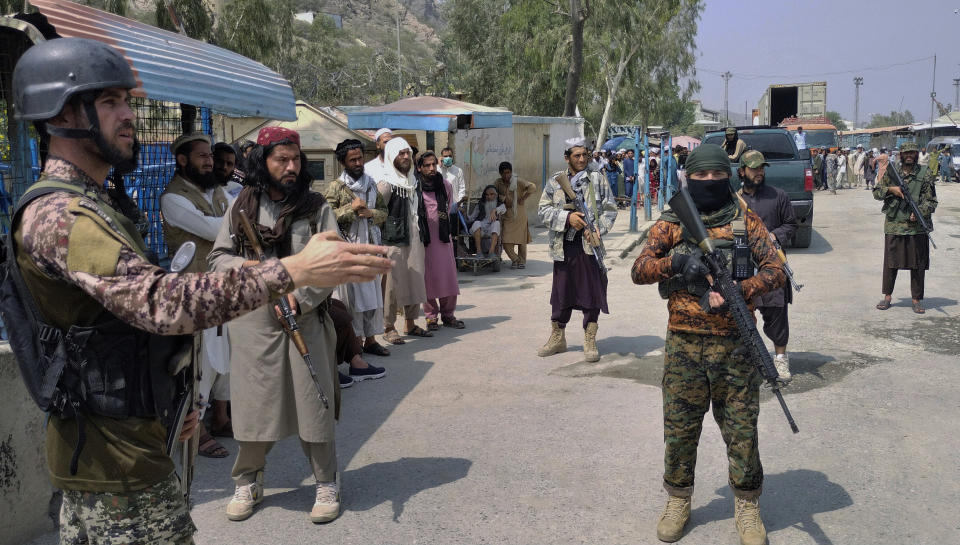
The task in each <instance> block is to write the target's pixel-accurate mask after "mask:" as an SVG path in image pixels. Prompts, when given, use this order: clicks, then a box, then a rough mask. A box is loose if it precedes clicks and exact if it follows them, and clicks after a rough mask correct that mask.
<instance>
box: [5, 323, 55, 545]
mask: <svg viewBox="0 0 960 545" xmlns="http://www.w3.org/2000/svg"><path fill="white" fill-rule="evenodd" d="M44 420H45V416H44V414H43V413H42V412H40V410H39V409H38V408H37V406H36V405H35V404H34V403H33V399H32V398H31V397H30V394H28V393H27V390H26V388H25V387H24V385H23V380H21V379H20V369H19V368H18V367H17V362H16V360H15V359H14V357H13V352H11V351H10V345H9V344H8V343H6V342H2V343H0V521H2V524H0V525H2V528H3V529H2V530H0V545H13V544H20V543H24V542H27V541H30V540H31V539H33V538H34V537H36V536H37V535H39V534H41V533H44V532H49V531H51V530H53V529H54V525H53V520H52V519H51V518H50V516H49V514H48V511H49V506H50V498H51V494H52V493H53V487H52V486H51V485H50V480H49V478H48V477H47V467H46V459H47V458H46V453H45V451H44Z"/></svg>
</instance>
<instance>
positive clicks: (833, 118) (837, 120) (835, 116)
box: [827, 110, 847, 131]
mask: <svg viewBox="0 0 960 545" xmlns="http://www.w3.org/2000/svg"><path fill="white" fill-rule="evenodd" d="M827 119H828V120H829V121H830V124H831V125H833V126H834V127H836V128H837V130H838V131H845V130H847V124H846V123H844V122H843V118H842V117H841V116H840V112H834V111H831V110H827Z"/></svg>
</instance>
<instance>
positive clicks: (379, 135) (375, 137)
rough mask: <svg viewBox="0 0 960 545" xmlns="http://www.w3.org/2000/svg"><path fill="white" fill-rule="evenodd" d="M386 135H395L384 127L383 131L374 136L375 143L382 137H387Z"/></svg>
mask: <svg viewBox="0 0 960 545" xmlns="http://www.w3.org/2000/svg"><path fill="white" fill-rule="evenodd" d="M385 134H393V131H391V130H390V129H388V128H386V127H384V128H382V129H380V130H378V131H377V132H376V133H375V134H374V135H373V141H374V142H376V141H377V140H380V137H381V136H383V135H385Z"/></svg>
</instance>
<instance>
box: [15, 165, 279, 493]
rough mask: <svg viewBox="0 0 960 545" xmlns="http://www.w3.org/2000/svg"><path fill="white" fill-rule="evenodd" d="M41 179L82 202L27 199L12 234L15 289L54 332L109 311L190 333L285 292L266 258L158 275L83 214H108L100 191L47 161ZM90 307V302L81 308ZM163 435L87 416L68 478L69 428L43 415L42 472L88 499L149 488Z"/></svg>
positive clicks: (160, 463)
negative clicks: (57, 296)
mask: <svg viewBox="0 0 960 545" xmlns="http://www.w3.org/2000/svg"><path fill="white" fill-rule="evenodd" d="M44 176H45V177H49V178H55V179H57V180H59V181H62V182H66V183H72V184H76V185H77V187H78V188H80V189H81V190H83V191H85V192H86V195H84V196H78V195H76V194H73V193H67V192H55V193H51V194H48V195H45V196H42V197H39V198H37V199H35V200H33V201H32V202H30V204H28V205H27V206H26V208H25V209H24V210H23V211H22V217H21V220H20V223H19V225H18V228H17V236H16V240H17V241H18V251H17V253H18V254H19V255H18V258H17V259H18V262H19V263H21V270H22V271H23V272H24V281H25V282H26V283H27V286H28V287H29V289H30V291H31V293H33V294H34V298H35V299H37V300H38V301H39V304H40V310H41V312H42V313H43V314H44V315H45V316H46V317H47V319H48V320H50V321H51V322H52V323H53V324H54V325H56V326H58V327H60V328H62V329H66V328H67V327H69V326H70V325H71V324H77V325H90V324H91V323H92V322H93V320H95V319H96V317H97V316H99V315H100V314H102V313H103V312H105V311H109V312H110V313H112V314H113V315H115V316H116V317H118V318H119V319H121V320H123V321H124V322H127V323H129V324H131V325H133V326H135V327H137V328H140V329H142V330H144V331H147V332H150V333H155V334H159V335H177V334H185V333H193V332H195V331H199V330H202V329H205V328H208V327H212V326H215V325H218V324H222V323H225V322H227V321H229V320H231V319H233V318H236V317H237V316H240V315H243V314H245V313H247V312H250V311H251V310H253V309H256V308H258V307H260V306H262V305H264V304H265V303H267V302H269V301H270V300H271V299H272V298H274V297H276V296H277V295H279V294H281V293H287V292H289V291H291V290H292V289H293V287H294V286H293V282H292V280H291V278H290V275H289V273H288V272H287V271H286V269H285V268H284V267H283V265H282V264H281V263H280V261H279V260H276V259H272V260H268V261H267V262H266V263H264V264H261V265H257V266H255V267H249V268H244V269H234V270H231V271H227V272H220V273H197V274H167V273H166V272H165V271H164V270H163V269H161V268H159V267H157V266H155V265H153V264H151V263H150V262H149V261H147V259H145V258H144V257H143V256H142V255H141V254H140V253H139V252H138V251H137V250H136V249H134V248H133V246H132V245H131V244H129V243H125V242H124V241H123V237H118V236H117V234H116V233H114V232H110V231H109V230H108V229H106V228H104V227H102V224H101V223H98V221H97V220H96V218H94V217H92V216H91V215H90V214H94V215H97V214H96V210H102V208H101V207H107V206H110V207H112V203H111V201H110V199H109V197H108V196H107V195H106V193H105V192H104V191H103V190H102V187H101V185H100V184H98V183H97V182H95V181H94V180H92V179H91V178H89V177H88V176H87V175H86V174H85V173H83V172H82V171H81V170H80V169H79V168H77V167H76V166H74V165H73V164H71V163H69V162H67V161H66V160H63V159H59V158H56V157H51V158H50V159H49V160H48V161H47V164H46V167H45V169H44ZM81 205H82V206H81ZM91 255H96V256H97V257H96V259H93V258H91ZM24 264H26V265H28V266H27V267H26V268H25V267H24V266H23V265H24ZM45 291H55V292H57V293H67V294H69V296H68V297H67V298H65V300H67V301H84V304H73V303H71V304H65V303H64V301H59V302H53V301H51V300H50V299H48V298H45V297H44V292H45ZM91 300H92V301H93V302H94V303H93V304H86V302H87V301H91ZM53 305H57V306H53ZM98 305H102V308H100V307H99V306H98ZM94 307H96V308H95V309H94ZM91 309H94V310H93V311H91ZM164 436H165V429H164V427H163V426H162V425H161V424H160V421H159V419H137V418H128V419H111V418H106V417H100V416H95V415H91V416H90V418H89V419H88V420H87V441H86V445H85V446H84V450H83V453H82V454H81V456H80V461H79V467H78V472H77V474H76V475H70V471H69V466H70V456H71V454H72V453H73V450H74V447H75V446H76V444H77V431H76V425H75V424H74V423H73V422H72V421H68V420H63V419H59V418H56V417H53V418H51V421H50V425H49V426H48V428H47V464H48V467H49V470H50V474H51V478H52V480H53V484H54V485H55V486H57V487H58V488H62V489H66V490H85V491H93V492H128V491H132V490H139V489H143V488H145V487H148V486H151V485H153V484H155V483H157V482H158V480H160V479H163V478H164V477H165V476H166V475H168V474H169V473H170V472H171V471H172V469H173V464H172V462H171V461H170V458H169V456H168V455H167V453H165V452H163V445H164Z"/></svg>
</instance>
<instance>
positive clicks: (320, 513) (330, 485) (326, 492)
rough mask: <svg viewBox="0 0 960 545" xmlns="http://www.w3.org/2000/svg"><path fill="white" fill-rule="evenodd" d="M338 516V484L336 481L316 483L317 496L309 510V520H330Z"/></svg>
mask: <svg viewBox="0 0 960 545" xmlns="http://www.w3.org/2000/svg"><path fill="white" fill-rule="evenodd" d="M339 516H340V486H339V485H338V484H337V481H331V482H326V483H317V498H316V500H315V501H314V503H313V509H312V510H311V511H310V522H315V523H321V522H330V521H331V520H334V519H336V518H337V517H339Z"/></svg>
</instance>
